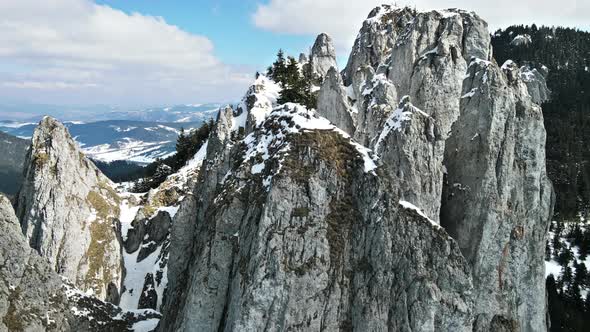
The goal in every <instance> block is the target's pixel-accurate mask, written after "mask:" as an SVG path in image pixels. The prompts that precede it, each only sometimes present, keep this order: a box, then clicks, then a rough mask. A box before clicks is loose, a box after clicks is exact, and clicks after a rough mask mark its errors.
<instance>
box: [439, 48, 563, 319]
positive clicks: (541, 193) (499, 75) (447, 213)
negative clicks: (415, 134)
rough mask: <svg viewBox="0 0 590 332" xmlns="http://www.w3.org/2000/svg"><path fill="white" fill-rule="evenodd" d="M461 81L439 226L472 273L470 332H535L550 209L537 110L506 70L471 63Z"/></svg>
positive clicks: (541, 306)
mask: <svg viewBox="0 0 590 332" xmlns="http://www.w3.org/2000/svg"><path fill="white" fill-rule="evenodd" d="M467 74H468V75H467V77H466V78H465V81H464V82H463V93H464V98H462V100H461V115H460V116H459V119H458V120H457V121H456V122H455V123H454V124H453V128H452V134H451V136H450V138H449V139H448V140H447V142H446V144H447V146H446V151H445V165H446V168H447V172H448V175H447V179H446V182H445V187H444V195H443V207H442V210H441V224H442V225H443V226H444V227H445V229H447V230H448V231H449V234H451V236H453V238H455V239H456V240H457V242H458V243H459V246H460V247H461V251H462V252H463V254H464V256H465V258H466V259H467V260H468V261H469V262H470V264H471V266H472V269H473V280H474V286H475V287H474V295H475V303H476V306H475V314H476V317H475V323H474V330H476V331H487V329H488V326H490V324H491V323H492V322H496V324H499V323H497V322H504V323H503V324H504V325H505V326H504V328H505V329H508V327H509V326H519V330H522V331H541V330H544V329H545V328H546V323H545V278H544V268H545V265H544V261H543V255H544V249H545V245H544V244H545V241H546V233H547V227H548V221H549V218H550V217H551V215H552V212H551V209H552V205H553V197H552V195H553V191H552V187H551V183H550V182H549V180H548V179H547V174H546V171H545V129H544V128H543V116H542V112H541V108H540V107H539V106H538V105H536V104H534V103H532V101H531V97H530V96H529V95H528V94H527V87H526V86H525V83H524V82H522V81H521V79H520V77H521V75H520V74H521V73H519V69H518V68H517V67H516V66H514V65H512V66H511V65H505V66H503V68H502V70H500V68H498V67H497V66H496V65H494V64H492V63H489V62H485V61H477V60H473V61H472V63H471V65H470V67H469V70H468V72H467ZM490 294H495V296H490ZM508 330H509V329H508Z"/></svg>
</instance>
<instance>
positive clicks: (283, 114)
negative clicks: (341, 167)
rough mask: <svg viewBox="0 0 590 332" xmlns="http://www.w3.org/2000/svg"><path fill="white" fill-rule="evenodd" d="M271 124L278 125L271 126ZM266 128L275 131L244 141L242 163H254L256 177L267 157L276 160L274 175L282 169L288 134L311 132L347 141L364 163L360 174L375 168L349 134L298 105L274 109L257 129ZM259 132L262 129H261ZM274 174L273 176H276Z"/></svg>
mask: <svg viewBox="0 0 590 332" xmlns="http://www.w3.org/2000/svg"><path fill="white" fill-rule="evenodd" d="M271 123H275V124H278V125H279V126H273V125H271ZM263 127H264V128H266V127H269V128H271V127H274V128H276V127H278V128H280V129H279V130H278V131H276V130H264V131H263V133H262V134H259V133H257V132H255V133H251V134H250V135H248V136H247V137H246V138H245V139H244V143H245V144H246V146H247V149H246V153H245V160H256V161H258V162H256V163H254V164H252V166H251V169H250V172H251V174H259V173H262V171H263V170H264V169H265V168H266V165H267V161H268V160H269V159H270V158H275V159H278V160H279V167H278V169H277V170H276V173H278V172H279V171H280V169H281V167H282V159H283V157H284V156H285V154H286V153H288V151H289V150H290V149H291V148H290V146H289V142H288V140H287V138H288V137H289V136H290V135H297V134H301V133H303V132H305V131H311V130H327V131H334V132H337V133H338V134H339V135H341V136H342V137H343V138H345V139H347V140H349V142H350V144H352V145H353V146H354V147H355V149H356V150H357V152H358V153H359V155H360V156H361V157H362V158H363V161H364V171H365V172H373V171H374V170H375V169H376V168H377V166H376V164H375V162H374V161H373V159H372V158H371V150H369V149H367V148H366V147H364V146H362V145H360V144H358V143H356V142H354V141H353V140H352V138H351V137H350V135H348V134H347V133H345V132H344V131H342V130H341V129H340V128H338V127H336V126H335V125H333V124H332V123H331V122H330V121H329V120H328V119H326V118H324V117H321V116H319V115H318V114H317V113H316V112H315V110H313V109H312V110H308V109H307V108H305V107H304V106H302V105H299V104H295V103H286V104H284V105H281V106H279V107H276V108H275V109H274V110H273V111H272V112H271V113H270V114H269V115H268V116H267V118H266V120H265V122H264V123H263V124H261V125H260V126H259V129H262V128H263ZM261 131H262V130H261ZM276 173H275V174H276ZM273 175H274V174H272V175H268V176H267V177H266V178H265V179H264V181H263V183H264V185H265V186H266V187H268V186H269V185H270V183H271V179H272V176H273Z"/></svg>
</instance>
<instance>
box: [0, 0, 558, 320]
mask: <svg viewBox="0 0 590 332" xmlns="http://www.w3.org/2000/svg"><path fill="white" fill-rule="evenodd" d="M300 60H301V62H302V63H301V64H300V65H301V66H300V67H298V68H299V69H296V70H301V71H303V72H311V73H312V75H311V76H310V77H308V78H309V79H310V80H311V83H310V86H311V87H312V89H310V90H311V96H312V97H314V98H317V100H316V101H317V103H316V104H317V105H316V107H314V108H312V107H306V106H303V105H301V104H298V103H293V102H283V103H280V104H279V103H278V101H279V100H283V101H284V96H283V95H282V91H283V90H284V89H286V88H287V87H286V86H285V85H284V84H282V83H280V82H279V81H278V80H274V79H273V77H272V76H271V75H269V76H268V77H267V76H265V75H262V74H258V75H257V77H256V80H255V82H254V83H253V84H252V86H251V87H250V88H249V89H248V90H247V92H246V95H245V96H244V98H243V99H242V101H241V102H240V103H238V104H237V105H236V106H233V107H232V106H229V105H228V106H226V107H222V108H221V109H220V110H219V112H218V115H217V118H216V120H215V122H214V123H213V124H212V127H211V131H210V134H209V136H208V139H207V140H206V142H205V143H204V144H202V145H201V146H200V148H199V149H198V152H197V153H196V155H195V156H194V157H192V159H190V160H189V161H188V162H187V164H186V165H185V166H184V167H182V168H180V170H178V171H177V172H175V173H174V174H172V175H169V176H168V177H167V178H166V180H165V181H164V182H162V183H161V184H160V185H159V186H158V187H157V188H153V189H151V190H150V191H149V192H146V193H140V194H136V193H129V192H126V191H125V189H124V188H122V187H117V186H116V185H115V184H113V183H112V182H110V181H109V180H108V179H106V177H105V176H104V175H102V174H101V173H100V171H99V170H98V169H97V168H96V167H95V166H94V165H93V164H92V162H91V161H89V160H88V159H86V157H85V156H84V155H83V154H82V153H81V152H80V150H79V148H78V147H77V146H76V144H75V143H74V141H73V140H72V138H71V137H70V135H69V133H68V131H67V129H66V128H65V127H64V126H63V125H61V124H60V123H59V122H57V121H56V120H54V119H52V118H48V117H46V118H44V119H43V120H42V121H41V122H40V123H39V126H38V128H37V130H36V131H35V134H34V136H33V139H32V143H31V148H30V150H29V154H28V156H27V160H26V161H25V171H24V174H25V180H24V184H23V186H22V188H21V190H20V193H19V195H18V197H17V199H16V214H15V212H14V211H13V210H12V206H10V204H9V202H8V201H7V200H6V199H5V198H2V199H0V203H1V204H0V229H3V230H4V231H3V232H1V234H0V240H1V241H0V255H1V256H2V257H3V259H4V261H5V262H11V263H10V264H8V263H5V264H4V265H3V267H2V268H0V277H1V278H2V281H3V283H0V284H1V285H2V286H0V293H1V294H2V295H3V296H2V297H1V298H0V315H3V317H4V318H3V320H2V322H3V324H4V325H3V326H1V328H4V330H10V331H20V330H30V331H33V330H59V331H84V330H100V326H104V328H106V329H107V330H108V329H110V330H113V331H125V330H126V329H130V330H137V331H151V330H156V331H187V332H188V331H263V330H264V331H267V330H268V331H340V330H342V331H351V330H354V331H384V330H388V331H473V332H484V331H523V332H524V331H546V330H547V329H548V326H549V325H550V322H549V321H548V319H547V318H546V317H547V307H546V300H545V281H544V248H545V241H546V238H547V230H548V226H549V221H550V216H551V215H552V209H553V203H554V194H553V189H552V185H551V183H550V181H549V180H548V178H547V172H546V169H545V139H546V137H545V135H546V134H545V129H544V126H543V115H542V112H541V108H540V106H539V103H541V102H543V101H544V100H546V98H548V96H549V91H548V90H547V86H546V84H545V81H544V80H545V75H544V74H543V73H541V72H539V71H537V70H536V69H530V68H528V67H521V68H519V67H518V66H516V65H515V64H514V63H512V62H506V63H505V64H503V65H502V66H499V65H498V64H497V63H496V62H495V61H494V60H493V58H492V49H491V44H490V35H489V32H488V26H487V23H486V22H485V21H483V20H482V19H481V18H480V17H479V16H477V15H476V14H474V13H472V12H467V11H462V10H458V9H449V10H440V11H428V12H420V11H416V10H413V9H410V8H397V7H393V6H386V5H384V6H379V7H377V8H375V9H374V10H372V11H371V12H370V14H369V16H368V18H367V19H366V20H365V21H364V22H363V23H362V27H361V29H360V31H359V34H358V37H357V38H356V41H355V43H354V46H353V49H352V51H351V53H350V56H349V59H348V63H347V65H346V67H345V68H344V69H343V70H342V71H340V72H339V71H338V68H337V66H336V53H335V48H334V46H333V45H332V40H331V38H330V37H329V36H328V35H326V34H320V35H319V36H318V38H317V39H316V42H315V44H314V45H313V47H312V49H311V52H310V54H309V55H302V56H301V57H300ZM310 69H311V70H310ZM275 75H276V73H275ZM15 250H18V253H15V252H14V251H15ZM27 262H28V263H27ZM39 280H45V283H46V284H47V290H46V291H45V290H43V291H39V292H33V291H32V290H31V288H32V287H35V286H34V285H35V284H38V283H40V282H41V281H39ZM72 303H76V304H72ZM17 317H27V320H25V321H24V322H26V324H25V325H23V321H21V320H19V319H17ZM88 317H91V319H89V318H88ZM97 317H100V318H97ZM97 322H100V324H99V323H97Z"/></svg>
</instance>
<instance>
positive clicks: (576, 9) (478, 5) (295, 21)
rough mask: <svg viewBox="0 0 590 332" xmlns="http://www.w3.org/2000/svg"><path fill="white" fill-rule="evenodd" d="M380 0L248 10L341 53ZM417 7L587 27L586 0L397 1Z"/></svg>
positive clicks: (501, 23) (493, 24)
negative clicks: (327, 40)
mask: <svg viewBox="0 0 590 332" xmlns="http://www.w3.org/2000/svg"><path fill="white" fill-rule="evenodd" d="M387 2H389V3H391V1H384V0H359V1H342V0H270V1H267V2H265V3H264V4H259V5H258V8H257V10H256V12H255V13H254V14H253V15H252V19H253V21H254V24H255V25H256V26H257V27H260V28H263V29H266V30H269V31H273V32H278V33H287V34H301V35H315V34H318V33H320V32H326V33H328V34H330V35H331V36H332V37H333V38H334V40H335V43H336V48H337V50H338V52H339V53H340V54H341V53H343V52H345V53H347V52H348V50H349V49H350V47H351V46H352V43H353V41H354V38H355V37H356V34H357V32H358V30H359V29H360V27H361V24H362V21H363V20H364V19H365V18H366V17H367V15H368V14H369V12H370V11H371V9H372V8H374V7H375V6H377V5H379V4H382V3H387ZM396 3H397V5H398V6H402V5H409V6H412V7H414V6H416V7H417V8H418V9H422V10H428V9H443V8H462V9H466V10H473V11H475V12H476V13H477V14H479V15H480V16H481V17H482V18H484V19H485V20H486V21H487V22H488V23H489V25H490V28H491V29H492V30H495V29H497V28H501V27H506V26H508V25H511V24H531V23H536V24H537V25H541V24H545V25H565V26H574V27H581V28H584V29H588V28H589V27H590V26H589V25H588V24H589V23H588V18H587V15H588V13H590V1H588V0H560V1H555V0H516V1H515V0H415V1H409V0H399V1H396Z"/></svg>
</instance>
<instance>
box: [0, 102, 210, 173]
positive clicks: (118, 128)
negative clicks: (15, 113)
mask: <svg viewBox="0 0 590 332" xmlns="http://www.w3.org/2000/svg"><path fill="white" fill-rule="evenodd" d="M201 114H202V119H200V120H197V121H191V122H152V121H130V120H109V121H97V122H90V123H85V122H81V121H69V122H65V125H66V127H67V128H68V130H69V131H70V133H71V135H72V136H73V137H74V139H75V140H76V142H78V144H79V145H80V147H81V148H82V150H83V151H84V153H85V154H86V155H88V156H89V157H91V158H93V159H97V160H101V161H105V162H111V161H115V160H127V161H132V162H136V163H141V164H147V163H150V162H152V161H154V160H156V159H157V158H165V157H167V156H169V155H171V154H173V153H174V151H175V144H176V138H177V136H178V134H179V132H180V129H181V128H184V129H186V130H189V129H191V128H198V127H199V126H200V125H201V124H202V123H203V121H205V120H206V119H208V118H210V117H212V115H213V113H201ZM36 126H37V123H32V122H26V123H23V122H15V121H0V131H3V132H5V133H8V134H10V135H14V136H18V137H19V138H24V139H27V138H30V137H31V136H32V134H33V131H34V130H35V127H36Z"/></svg>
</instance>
